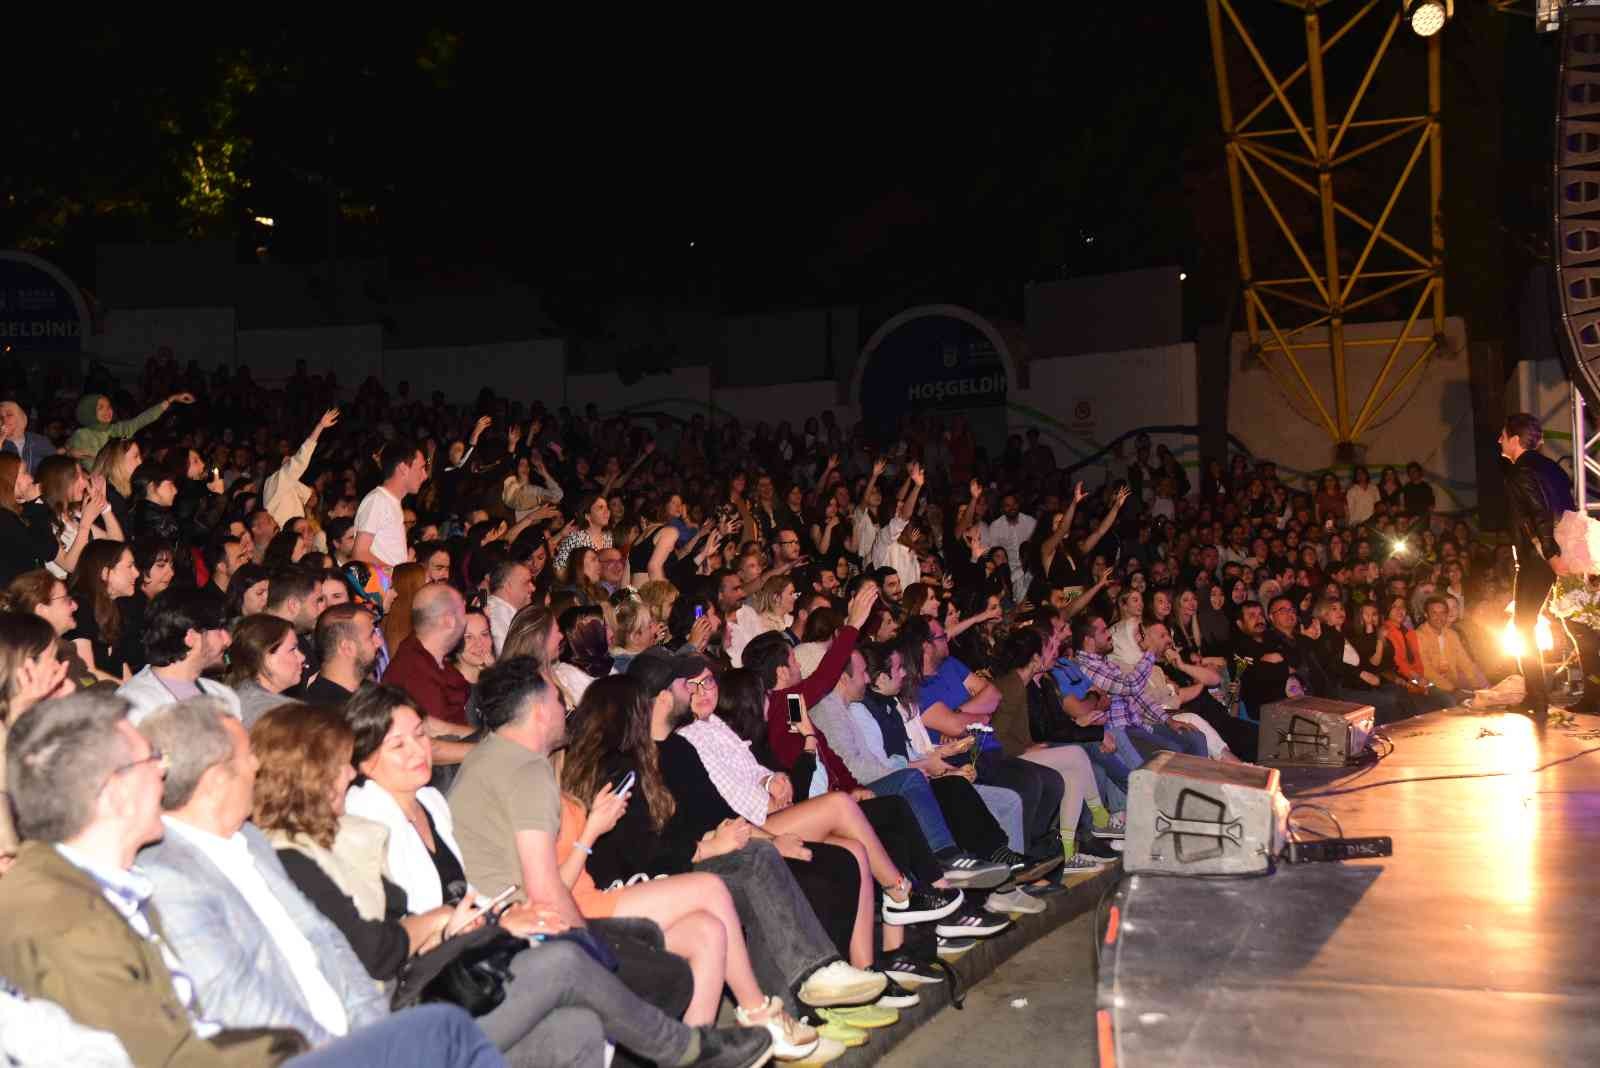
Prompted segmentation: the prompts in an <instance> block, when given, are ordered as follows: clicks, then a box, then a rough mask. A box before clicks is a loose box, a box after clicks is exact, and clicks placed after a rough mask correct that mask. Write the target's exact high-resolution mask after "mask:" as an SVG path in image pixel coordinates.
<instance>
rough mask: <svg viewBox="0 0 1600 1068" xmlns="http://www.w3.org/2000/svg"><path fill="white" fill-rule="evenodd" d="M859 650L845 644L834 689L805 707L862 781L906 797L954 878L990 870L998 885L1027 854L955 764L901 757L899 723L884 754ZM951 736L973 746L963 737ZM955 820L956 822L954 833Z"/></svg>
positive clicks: (980, 877) (981, 877)
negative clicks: (1015, 847) (846, 656)
mask: <svg viewBox="0 0 1600 1068" xmlns="http://www.w3.org/2000/svg"><path fill="white" fill-rule="evenodd" d="M875 648H876V649H879V650H882V649H885V648H886V647H883V646H877V647H875ZM863 652H864V650H863V649H856V650H853V651H852V652H851V654H850V666H849V667H848V668H847V669H846V670H845V671H844V672H843V673H842V674H840V676H839V681H838V683H837V684H836V685H835V686H834V688H833V691H832V692H831V693H829V694H828V696H826V697H824V698H823V699H822V700H821V701H819V702H818V703H817V704H816V705H815V706H813V707H812V708H810V709H808V710H807V711H806V716H807V717H808V718H809V719H810V721H811V723H812V725H813V727H814V728H815V729H816V730H818V731H820V732H821V733H822V737H823V738H825V739H827V742H828V746H829V748H830V749H832V750H833V751H834V752H835V753H837V754H838V755H839V759H840V760H842V761H843V762H844V765H845V767H846V768H847V769H849V771H850V774H851V775H852V776H853V777H854V778H855V780H856V781H857V782H860V783H863V784H864V785H865V787H866V789H868V790H870V791H872V792H873V793H874V794H876V795H878V796H880V797H881V796H885V795H892V796H896V797H902V798H904V799H905V800H906V801H907V802H908V803H909V804H910V806H911V811H912V813H913V814H914V815H915V816H916V818H917V823H918V825H919V826H920V827H921V828H922V833H923V835H924V836H925V837H926V838H927V840H928V847H929V848H930V849H932V850H933V855H934V856H935V857H937V858H938V859H939V863H940V864H941V865H943V866H944V869H945V875H946V878H948V879H949V880H950V882H951V884H952V885H956V886H972V887H974V888H981V884H982V883H983V882H986V881H987V878H994V877H995V876H998V879H997V880H996V881H995V882H993V883H990V884H989V885H998V884H999V883H1000V882H1003V881H1005V879H1006V877H1007V876H1008V875H1009V874H1010V873H1011V872H1012V871H1013V870H1014V869H1018V868H1022V867H1025V866H1027V858H1025V857H1023V856H1021V855H1020V854H1015V853H1013V852H1012V851H1011V849H1010V848H1009V847H1008V846H1007V843H1006V835H1005V832H1004V831H1002V830H1001V829H1000V826H999V824H997V823H996V822H995V820H994V817H993V816H991V815H990V814H989V810H988V809H986V808H985V807H984V805H983V799H982V798H980V797H978V796H977V794H976V793H975V792H974V791H973V787H972V784H971V783H970V782H968V781H967V780H966V779H965V778H964V777H963V776H962V774H961V772H960V771H959V769H957V768H955V767H953V766H952V765H949V764H946V763H945V762H944V760H943V759H942V758H941V757H939V756H934V757H932V758H930V759H928V760H923V761H919V762H917V763H915V764H913V763H912V762H911V761H909V760H907V759H906V757H905V755H904V753H905V745H904V728H903V727H902V729H901V736H900V738H899V739H897V741H898V742H899V743H900V744H899V746H898V750H899V754H900V755H899V758H898V760H897V761H896V760H894V759H892V758H891V757H889V755H888V754H887V752H886V744H885V740H884V736H883V734H884V732H883V728H882V727H880V726H879V724H878V722H877V720H876V719H875V718H874V716H873V714H872V712H871V711H869V710H868V708H867V706H866V705H865V704H864V703H863V702H864V701H865V700H866V698H867V693H868V691H869V690H870V689H871V682H870V669H869V667H868V666H867V660H866V658H865V656H864V655H863ZM889 655H893V654H889ZM880 663H881V662H880ZM802 729H803V728H802ZM956 744H957V745H964V746H966V748H969V749H970V748H971V744H970V743H969V742H967V741H965V740H963V741H962V742H959V743H956ZM946 808H948V809H949V810H950V818H949V819H947V818H946V811H945V810H946ZM955 827H960V828H961V829H962V832H963V833H962V835H961V836H960V838H959V839H958V837H957V835H956V833H955ZM986 876H987V878H986Z"/></svg>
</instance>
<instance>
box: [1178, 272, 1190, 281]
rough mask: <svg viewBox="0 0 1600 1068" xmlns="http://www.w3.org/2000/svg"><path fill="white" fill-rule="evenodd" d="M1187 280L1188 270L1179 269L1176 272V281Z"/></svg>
mask: <svg viewBox="0 0 1600 1068" xmlns="http://www.w3.org/2000/svg"><path fill="white" fill-rule="evenodd" d="M1188 280H1189V272H1188V271H1179V272H1178V281H1180V282H1187V281H1188Z"/></svg>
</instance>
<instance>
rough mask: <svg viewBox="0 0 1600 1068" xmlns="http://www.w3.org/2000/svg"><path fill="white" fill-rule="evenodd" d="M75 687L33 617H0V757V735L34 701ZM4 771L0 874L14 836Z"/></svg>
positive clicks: (12, 853) (47, 632) (12, 855)
mask: <svg viewBox="0 0 1600 1068" xmlns="http://www.w3.org/2000/svg"><path fill="white" fill-rule="evenodd" d="M75 689H77V687H76V686H75V685H74V684H73V682H72V680H71V679H70V678H69V677H68V675H67V665H66V662H65V661H63V660H61V659H60V658H59V657H57V656H56V634H55V631H54V630H52V629H51V627H50V624H49V623H46V622H45V621H44V620H43V619H40V618H39V617H38V616H36V615H32V614H28V615H24V614H23V613H21V612H0V758H3V755H4V753H5V739H6V732H8V731H9V730H10V729H11V727H12V725H13V724H15V723H16V722H17V720H18V719H19V718H20V717H21V716H22V714H23V713H25V712H27V711H28V709H30V708H32V707H33V706H34V705H36V704H38V703H39V702H40V701H45V700H49V699H51V698H56V697H66V696H67V695H68V694H70V693H72V692H73V691H74V690H75ZM5 785H6V784H5V768H4V765H3V764H0V875H4V874H5V871H6V869H7V868H8V867H10V865H11V862H12V861H13V860H15V859H16V856H17V845H18V840H17V831H16V827H15V825H14V824H13V823H12V819H11V806H10V805H9V804H7V803H4V799H5V797H6V789H5Z"/></svg>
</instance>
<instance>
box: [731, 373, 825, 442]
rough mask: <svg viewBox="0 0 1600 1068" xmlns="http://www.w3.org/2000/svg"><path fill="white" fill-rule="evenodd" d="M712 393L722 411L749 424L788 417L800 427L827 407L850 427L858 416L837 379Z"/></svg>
mask: <svg viewBox="0 0 1600 1068" xmlns="http://www.w3.org/2000/svg"><path fill="white" fill-rule="evenodd" d="M711 397H712V403H714V404H715V405H716V406H717V409H718V413H719V415H733V416H736V417H738V419H739V421H740V422H741V423H745V424H749V423H755V422H767V423H771V424H773V425H776V424H777V423H779V422H781V421H782V420H785V419H787V420H789V421H790V422H791V423H793V424H794V428H795V429H796V430H799V429H801V427H802V426H804V424H805V421H806V419H807V418H809V417H811V416H820V415H821V414H822V411H823V409H825V408H831V409H833V415H834V418H835V419H837V420H838V421H839V425H840V426H842V427H846V428H848V427H850V426H851V425H853V424H854V423H855V422H856V418H857V415H856V408H855V405H853V404H841V403H839V386H838V383H836V382H833V381H821V382H793V383H790V384H789V385H784V386H746V387H744V388H742V389H741V388H732V389H719V390H716V391H715V392H713V393H712V395H711Z"/></svg>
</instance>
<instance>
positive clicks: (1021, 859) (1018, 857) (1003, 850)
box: [989, 846, 1028, 871]
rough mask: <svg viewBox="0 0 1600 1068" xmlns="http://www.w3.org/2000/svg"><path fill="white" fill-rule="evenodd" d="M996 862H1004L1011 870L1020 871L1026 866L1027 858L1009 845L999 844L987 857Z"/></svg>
mask: <svg viewBox="0 0 1600 1068" xmlns="http://www.w3.org/2000/svg"><path fill="white" fill-rule="evenodd" d="M989 859H990V860H992V861H994V862H995V863H996V864H1004V865H1005V866H1006V867H1008V868H1010V869H1011V870H1012V871H1021V870H1022V869H1023V868H1026V867H1027V866H1028V858H1027V857H1025V856H1023V855H1022V854H1021V853H1018V852H1017V851H1016V850H1015V849H1012V848H1011V847H1010V846H1001V847H1000V848H999V849H996V850H995V851H994V853H993V855H991V856H990V857H989Z"/></svg>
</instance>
